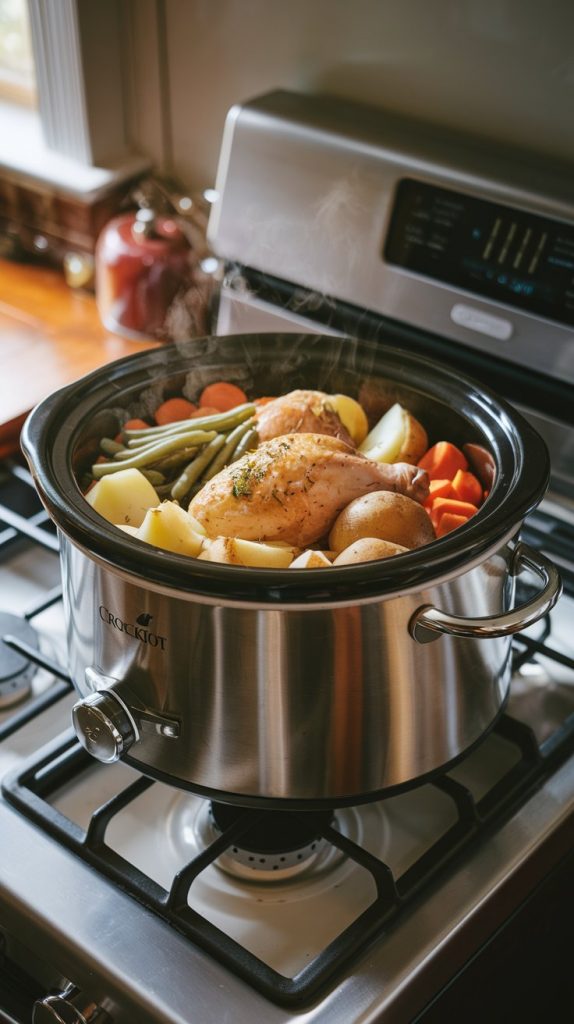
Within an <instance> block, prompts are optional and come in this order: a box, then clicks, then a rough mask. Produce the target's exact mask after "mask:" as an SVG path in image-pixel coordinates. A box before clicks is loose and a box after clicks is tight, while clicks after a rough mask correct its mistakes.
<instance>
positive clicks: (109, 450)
mask: <svg viewBox="0 0 574 1024" xmlns="http://www.w3.org/2000/svg"><path fill="white" fill-rule="evenodd" d="M100 448H101V449H102V451H103V453H104V455H109V456H113V455H117V453H118V452H125V451H126V446H125V445H124V444H120V443H119V441H114V440H113V438H111V437H102V439H101V441H100Z"/></svg>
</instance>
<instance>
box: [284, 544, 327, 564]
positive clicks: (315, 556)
mask: <svg viewBox="0 0 574 1024" xmlns="http://www.w3.org/2000/svg"><path fill="white" fill-rule="evenodd" d="M326 566H329V568H330V566H331V562H330V561H329V559H328V558H326V557H325V555H324V554H323V552H322V551H312V550H311V548H308V549H307V551H303V553H302V554H301V555H298V556H297V558H295V559H294V560H293V561H292V562H291V565H290V566H289V568H290V569H324V568H325V567H326Z"/></svg>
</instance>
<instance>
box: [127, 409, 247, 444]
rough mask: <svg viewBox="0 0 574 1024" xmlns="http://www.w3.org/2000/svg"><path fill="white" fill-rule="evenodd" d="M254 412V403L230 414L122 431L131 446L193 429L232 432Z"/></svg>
mask: <svg viewBox="0 0 574 1024" xmlns="http://www.w3.org/2000/svg"><path fill="white" fill-rule="evenodd" d="M254 412H255V406H254V405H253V403H252V402H247V403H244V404H243V405H237V406H236V407H235V409H229V411H228V412H218V413H212V414H211V415H210V416H194V417H192V418H191V419H188V420H177V421H176V422H175V423H165V424H163V425H161V426H157V427H147V429H145V430H144V428H143V427H141V428H138V429H135V430H124V431H122V437H124V438H125V439H126V443H127V444H128V445H129V443H130V441H138V440H139V439H140V438H147V439H149V440H151V439H153V438H156V439H157V438H160V437H163V436H164V435H165V434H180V433H182V432H183V433H185V431H186V430H191V429H192V428H193V429H196V430H200V429H201V430H204V429H205V430H216V431H218V432H220V431H224V430H231V429H232V428H233V427H236V426H237V424H238V423H242V422H243V421H244V420H247V419H249V418H250V417H251V416H253V413H254Z"/></svg>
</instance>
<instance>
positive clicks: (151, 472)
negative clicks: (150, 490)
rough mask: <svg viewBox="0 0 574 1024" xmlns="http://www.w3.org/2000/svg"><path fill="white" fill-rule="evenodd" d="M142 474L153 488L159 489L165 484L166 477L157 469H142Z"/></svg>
mask: <svg viewBox="0 0 574 1024" xmlns="http://www.w3.org/2000/svg"><path fill="white" fill-rule="evenodd" d="M142 473H143V475H144V476H145V478H146V480H149V482H150V484H152V485H153V487H158V485H159V484H164V483H165V475H164V474H163V473H158V471H157V470H156V469H142Z"/></svg>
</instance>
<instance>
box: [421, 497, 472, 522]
mask: <svg viewBox="0 0 574 1024" xmlns="http://www.w3.org/2000/svg"><path fill="white" fill-rule="evenodd" d="M445 512H449V513H451V514H452V515H455V516H466V518H467V519H470V517H471V516H473V515H474V514H475V512H478V508H477V507H476V505H473V504H472V503H471V502H470V501H459V500H458V498H434V499H433V502H432V505H431V507H430V517H431V522H432V524H433V526H434V528H435V530H436V529H437V527H438V525H439V523H440V521H441V519H442V517H443V515H444V514H445Z"/></svg>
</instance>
